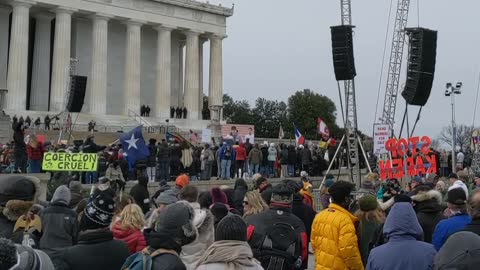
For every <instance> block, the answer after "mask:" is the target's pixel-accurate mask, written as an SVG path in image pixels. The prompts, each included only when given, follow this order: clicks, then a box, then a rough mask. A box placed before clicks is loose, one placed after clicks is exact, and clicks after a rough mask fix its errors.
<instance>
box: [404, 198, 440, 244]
mask: <svg viewBox="0 0 480 270" xmlns="http://www.w3.org/2000/svg"><path fill="white" fill-rule="evenodd" d="M411 198H412V201H413V203H414V207H413V209H414V210H415V212H416V213H417V218H418V222H419V223H420V226H422V230H423V241H425V242H427V243H432V236H433V232H434V231H435V227H436V226H437V224H438V223H439V222H440V221H441V220H442V219H443V213H442V212H443V211H442V206H441V203H442V194H441V193H440V192H438V191H436V190H434V189H432V190H428V191H419V192H418V193H417V194H416V195H414V196H412V197H411Z"/></svg>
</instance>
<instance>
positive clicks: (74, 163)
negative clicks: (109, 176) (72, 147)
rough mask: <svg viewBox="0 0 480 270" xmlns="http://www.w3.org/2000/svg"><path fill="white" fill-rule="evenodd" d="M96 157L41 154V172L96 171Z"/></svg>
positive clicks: (72, 154) (88, 155) (51, 153)
mask: <svg viewBox="0 0 480 270" xmlns="http://www.w3.org/2000/svg"><path fill="white" fill-rule="evenodd" d="M97 166H98V155H97V154H86V153H53V152H47V153H44V154H43V162H42V170H44V171H73V172H94V171H97Z"/></svg>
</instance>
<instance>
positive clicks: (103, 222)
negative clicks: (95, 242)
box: [80, 193, 115, 231]
mask: <svg viewBox="0 0 480 270" xmlns="http://www.w3.org/2000/svg"><path fill="white" fill-rule="evenodd" d="M114 213H115V202H114V200H113V198H112V197H111V196H109V194H107V193H100V194H99V195H98V196H96V197H95V198H94V199H93V200H92V201H91V202H90V203H89V204H88V205H87V207H86V208H85V210H84V211H83V217H82V219H81V222H80V230H81V231H86V230H95V229H102V228H106V227H108V226H109V225H110V223H111V222H112V218H113V215H114Z"/></svg>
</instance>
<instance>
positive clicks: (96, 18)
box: [88, 14, 109, 114]
mask: <svg viewBox="0 0 480 270" xmlns="http://www.w3.org/2000/svg"><path fill="white" fill-rule="evenodd" d="M92 19H93V30H92V66H91V68H90V76H89V81H88V85H89V87H88V91H89V94H90V100H89V104H88V105H89V112H90V113H92V114H105V113H106V109H107V48H108V20H109V17H108V16H105V15H102V14H95V15H93V17H92Z"/></svg>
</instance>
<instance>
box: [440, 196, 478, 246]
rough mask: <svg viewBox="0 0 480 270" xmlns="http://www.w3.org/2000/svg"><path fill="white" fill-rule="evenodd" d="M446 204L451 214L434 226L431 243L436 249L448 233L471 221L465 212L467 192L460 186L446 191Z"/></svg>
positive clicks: (454, 231)
mask: <svg viewBox="0 0 480 270" xmlns="http://www.w3.org/2000/svg"><path fill="white" fill-rule="evenodd" d="M447 197H448V199H447V206H448V209H450V212H451V213H452V215H451V216H450V218H448V219H444V220H442V221H440V222H439V223H438V224H437V226H436V227H435V232H434V233H433V239H432V244H433V245H434V246H435V249H436V250H440V248H441V247H442V246H443V244H445V242H446V241H447V239H448V237H450V235H452V234H454V233H456V232H458V231H461V230H462V229H463V228H465V227H466V226H467V224H469V223H470V222H472V218H471V217H470V216H469V215H468V213H467V194H465V191H464V190H463V189H462V188H454V189H451V190H450V191H448V194H447Z"/></svg>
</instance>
